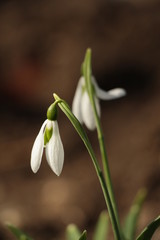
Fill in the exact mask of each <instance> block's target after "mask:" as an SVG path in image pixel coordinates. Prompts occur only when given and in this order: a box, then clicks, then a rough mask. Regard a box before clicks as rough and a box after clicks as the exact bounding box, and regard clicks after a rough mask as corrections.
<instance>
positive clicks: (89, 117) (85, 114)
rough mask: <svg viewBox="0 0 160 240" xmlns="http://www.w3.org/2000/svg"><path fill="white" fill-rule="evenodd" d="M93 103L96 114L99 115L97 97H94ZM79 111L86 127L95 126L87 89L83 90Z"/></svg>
mask: <svg viewBox="0 0 160 240" xmlns="http://www.w3.org/2000/svg"><path fill="white" fill-rule="evenodd" d="M95 103H96V108H97V111H98V114H99V115H100V106H99V101H98V99H97V98H95ZM81 112H82V118H83V122H84V123H85V125H86V127H87V128H88V129H90V130H94V129H95V127H96V122H95V117H94V113H93V109H92V105H91V103H90V99H89V96H88V93H87V91H85V92H84V93H83V96H82V104H81Z"/></svg>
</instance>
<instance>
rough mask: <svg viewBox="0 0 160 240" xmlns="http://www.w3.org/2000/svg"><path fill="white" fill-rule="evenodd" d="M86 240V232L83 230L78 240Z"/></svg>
mask: <svg viewBox="0 0 160 240" xmlns="http://www.w3.org/2000/svg"><path fill="white" fill-rule="evenodd" d="M86 239H87V231H86V230H84V232H83V233H82V235H81V236H80V238H79V240H86Z"/></svg>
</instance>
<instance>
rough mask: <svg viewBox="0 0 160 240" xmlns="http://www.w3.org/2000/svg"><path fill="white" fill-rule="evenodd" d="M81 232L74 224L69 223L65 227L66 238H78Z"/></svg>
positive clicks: (73, 239) (68, 239) (72, 239)
mask: <svg viewBox="0 0 160 240" xmlns="http://www.w3.org/2000/svg"><path fill="white" fill-rule="evenodd" d="M80 236H81V233H80V231H79V229H78V227H77V226H76V225H75V224H69V225H68V226H67V228H66V239H67V240H78V239H79V238H80Z"/></svg>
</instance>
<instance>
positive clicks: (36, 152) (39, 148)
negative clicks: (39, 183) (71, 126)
mask: <svg viewBox="0 0 160 240" xmlns="http://www.w3.org/2000/svg"><path fill="white" fill-rule="evenodd" d="M46 124H47V120H46V121H45V122H44V123H43V125H42V127H41V129H40V131H39V133H38V135H37V137H36V139H35V142H34V144H33V148H32V152H31V169H32V171H33V172H34V173H36V172H37V171H38V169H39V167H40V164H41V160H42V154H43V147H44V128H45V126H46Z"/></svg>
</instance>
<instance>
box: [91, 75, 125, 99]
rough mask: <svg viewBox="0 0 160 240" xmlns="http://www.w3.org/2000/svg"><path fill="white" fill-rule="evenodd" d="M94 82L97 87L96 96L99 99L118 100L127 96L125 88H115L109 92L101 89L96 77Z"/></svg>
mask: <svg viewBox="0 0 160 240" xmlns="http://www.w3.org/2000/svg"><path fill="white" fill-rule="evenodd" d="M92 82H93V85H94V87H95V91H96V95H97V97H98V98H99V99H102V100H113V99H117V98H120V97H123V96H125V95H126V91H125V90H124V89H123V88H114V89H112V90H109V91H104V90H103V89H101V88H100V87H99V86H98V84H97V82H96V80H95V78H94V77H92Z"/></svg>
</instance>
